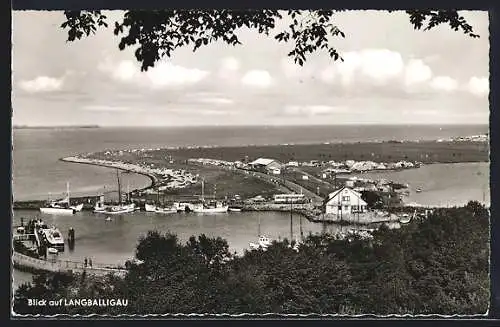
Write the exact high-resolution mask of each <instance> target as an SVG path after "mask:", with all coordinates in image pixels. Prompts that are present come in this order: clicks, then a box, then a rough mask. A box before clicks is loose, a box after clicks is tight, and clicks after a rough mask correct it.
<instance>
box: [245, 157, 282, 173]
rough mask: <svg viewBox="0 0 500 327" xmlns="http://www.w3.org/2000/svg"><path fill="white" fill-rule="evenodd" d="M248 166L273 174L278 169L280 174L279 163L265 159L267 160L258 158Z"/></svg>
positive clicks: (280, 166)
mask: <svg viewBox="0 0 500 327" xmlns="http://www.w3.org/2000/svg"><path fill="white" fill-rule="evenodd" d="M249 165H250V166H251V167H253V168H254V169H258V170H265V171H268V172H271V173H274V171H275V170H277V169H280V173H281V168H282V165H281V163H279V162H278V161H276V160H274V159H267V158H259V159H257V160H255V161H252V162H251V163H249Z"/></svg>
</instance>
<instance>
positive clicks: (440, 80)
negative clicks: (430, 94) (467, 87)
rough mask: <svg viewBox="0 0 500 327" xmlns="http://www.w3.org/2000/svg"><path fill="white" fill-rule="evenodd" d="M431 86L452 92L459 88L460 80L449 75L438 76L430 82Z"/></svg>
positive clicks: (438, 89)
mask: <svg viewBox="0 0 500 327" xmlns="http://www.w3.org/2000/svg"><path fill="white" fill-rule="evenodd" d="M430 87H431V88H433V89H434V90H437V91H445V92H451V91H454V90H456V89H457V88H458V82H457V81H456V80H455V79H453V78H451V77H449V76H436V77H434V78H433V79H432V81H431V82H430Z"/></svg>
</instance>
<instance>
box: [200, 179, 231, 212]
mask: <svg viewBox="0 0 500 327" xmlns="http://www.w3.org/2000/svg"><path fill="white" fill-rule="evenodd" d="M214 199H215V191H214ZM228 210H229V205H227V204H225V203H223V202H221V201H215V200H214V201H205V181H204V180H202V181H201V203H198V204H196V205H194V206H193V207H192V211H193V212H196V213H224V212H227V211H228Z"/></svg>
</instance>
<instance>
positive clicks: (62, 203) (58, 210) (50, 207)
mask: <svg viewBox="0 0 500 327" xmlns="http://www.w3.org/2000/svg"><path fill="white" fill-rule="evenodd" d="M82 209H83V203H79V204H77V205H73V206H72V205H71V203H70V194H69V183H66V197H65V198H64V199H59V200H54V201H49V203H48V204H47V206H45V207H41V208H40V212H41V213H45V214H52V215H57V214H62V215H72V214H74V213H76V212H78V211H82Z"/></svg>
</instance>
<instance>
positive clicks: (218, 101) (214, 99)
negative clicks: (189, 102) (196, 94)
mask: <svg viewBox="0 0 500 327" xmlns="http://www.w3.org/2000/svg"><path fill="white" fill-rule="evenodd" d="M198 101H199V102H203V103H209V104H217V105H227V104H233V103H234V101H233V100H231V99H228V98H219V97H209V98H201V99H198Z"/></svg>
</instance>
